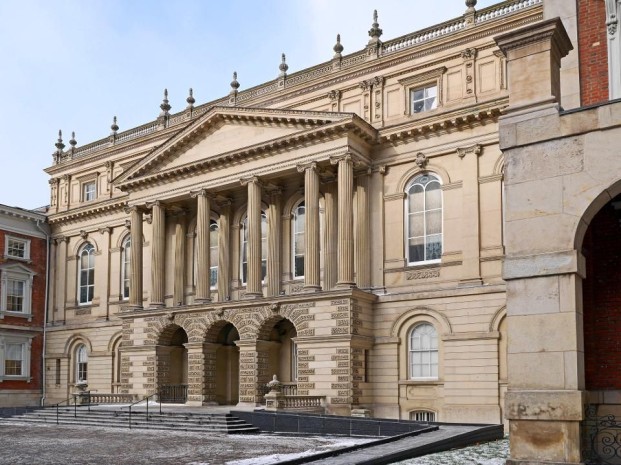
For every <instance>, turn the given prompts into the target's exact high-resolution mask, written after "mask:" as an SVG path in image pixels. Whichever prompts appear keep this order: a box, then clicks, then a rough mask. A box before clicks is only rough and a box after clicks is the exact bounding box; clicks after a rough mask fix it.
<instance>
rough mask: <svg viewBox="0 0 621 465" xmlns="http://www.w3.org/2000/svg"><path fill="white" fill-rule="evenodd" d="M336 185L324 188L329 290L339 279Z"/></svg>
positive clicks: (325, 279) (325, 280)
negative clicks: (337, 264)
mask: <svg viewBox="0 0 621 465" xmlns="http://www.w3.org/2000/svg"><path fill="white" fill-rule="evenodd" d="M336 187H337V186H336V183H335V182H331V183H329V184H326V186H325V190H324V198H325V201H326V213H325V232H324V235H325V239H324V243H325V245H326V248H325V251H324V273H323V288H324V289H325V290H328V291H329V290H330V289H333V288H334V286H336V281H337V266H336V262H337V258H336V254H337V250H338V247H337V240H338V234H337V231H338V208H337V197H338V196H337V191H336Z"/></svg>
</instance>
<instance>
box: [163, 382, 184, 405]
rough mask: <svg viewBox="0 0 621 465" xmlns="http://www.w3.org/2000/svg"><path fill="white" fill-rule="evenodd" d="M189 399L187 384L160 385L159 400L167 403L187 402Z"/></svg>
mask: <svg viewBox="0 0 621 465" xmlns="http://www.w3.org/2000/svg"><path fill="white" fill-rule="evenodd" d="M187 400H188V385H187V384H164V385H162V386H160V390H159V401H160V403H162V402H164V403H167V404H185V403H186V401H187Z"/></svg>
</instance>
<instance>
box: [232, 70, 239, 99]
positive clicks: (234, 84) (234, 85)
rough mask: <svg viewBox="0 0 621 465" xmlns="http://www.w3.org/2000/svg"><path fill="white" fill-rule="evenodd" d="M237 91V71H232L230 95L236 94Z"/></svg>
mask: <svg viewBox="0 0 621 465" xmlns="http://www.w3.org/2000/svg"><path fill="white" fill-rule="evenodd" d="M237 89H239V81H238V80H237V71H233V80H232V81H231V94H237Z"/></svg>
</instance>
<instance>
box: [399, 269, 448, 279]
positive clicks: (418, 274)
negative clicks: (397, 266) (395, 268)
mask: <svg viewBox="0 0 621 465" xmlns="http://www.w3.org/2000/svg"><path fill="white" fill-rule="evenodd" d="M438 277H440V268H432V269H427V270H417V271H406V273H405V279H407V280H408V281H409V280H412V279H427V278H438Z"/></svg>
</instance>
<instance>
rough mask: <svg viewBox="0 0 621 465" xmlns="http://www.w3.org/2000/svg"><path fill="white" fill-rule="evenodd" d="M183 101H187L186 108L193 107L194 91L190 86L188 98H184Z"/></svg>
mask: <svg viewBox="0 0 621 465" xmlns="http://www.w3.org/2000/svg"><path fill="white" fill-rule="evenodd" d="M185 101H186V102H188V106H187V108H194V103H195V102H196V100H195V99H194V91H193V90H192V88H191V87H190V92H189V94H188V98H186V99H185Z"/></svg>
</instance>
